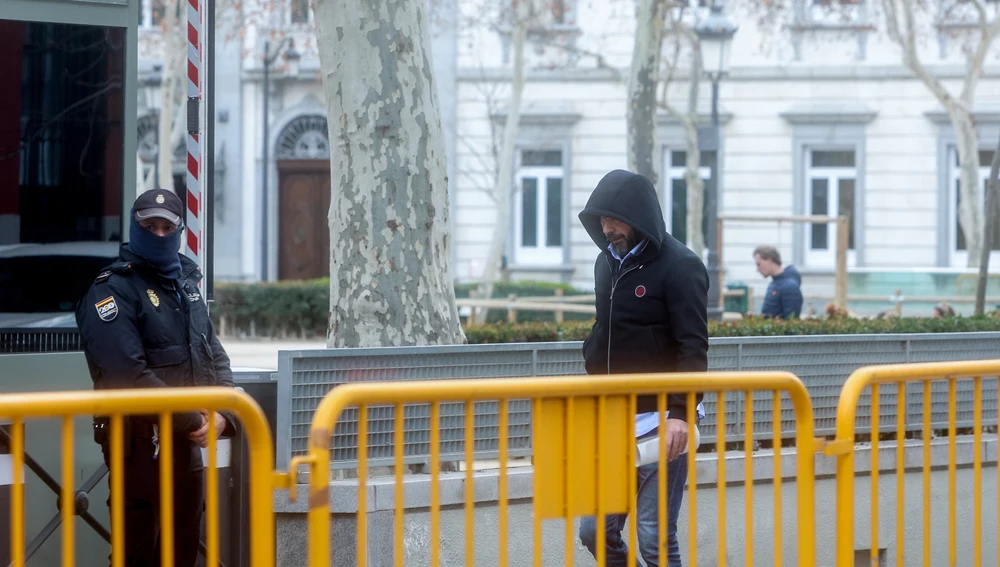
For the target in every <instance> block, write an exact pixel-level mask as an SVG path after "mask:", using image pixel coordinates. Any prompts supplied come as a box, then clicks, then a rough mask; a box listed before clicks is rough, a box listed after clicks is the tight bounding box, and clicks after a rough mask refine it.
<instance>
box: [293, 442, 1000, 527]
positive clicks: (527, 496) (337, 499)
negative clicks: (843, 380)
mask: <svg viewBox="0 0 1000 567" xmlns="http://www.w3.org/2000/svg"><path fill="white" fill-rule="evenodd" d="M949 452H950V444H949V439H947V438H942V439H932V440H931V447H930V456H931V459H930V462H931V467H932V468H935V469H940V468H942V467H946V466H948V462H949V461H948V457H949ZM974 457H975V455H974V441H973V437H972V436H971V435H969V436H959V437H956V438H955V463H956V465H957V466H958V467H960V468H969V467H971V466H972V465H973V464H974ZM981 457H982V464H983V465H984V466H996V464H997V458H998V440H997V435H995V434H991V435H983V440H982V451H981ZM797 459H798V453H797V452H796V450H795V448H794V447H790V448H787V449H784V450H782V451H781V458H780V462H781V478H782V479H783V480H788V481H794V480H795V479H796V478H797V477H798V474H797V466H796V461H797ZM814 459H815V461H814V466H815V474H816V477H817V478H832V477H834V476H835V475H836V470H837V469H836V466H837V460H836V458H835V457H828V456H825V455H823V454H822V453H817V454H816V455H815V457H814ZM904 459H905V469H906V471H908V472H919V471H920V470H921V469H922V467H923V463H924V447H923V441H922V440H908V441H907V442H906V445H905V457H904ZM696 463H697V464H696V469H697V481H698V482H697V485H698V487H699V489H701V488H716V487H717V486H718V482H719V461H718V459H717V458H716V455H715V454H712V453H703V454H699V455H698V456H697V460H696ZM723 463H724V466H725V475H726V477H725V478H726V484H727V485H731V484H743V482H744V481H745V480H746V454H745V453H743V452H739V451H730V452H728V453H727V454H726V456H725V459H724V460H723ZM774 463H775V459H774V452H773V451H771V450H761V451H756V452H754V454H753V460H752V465H751V466H752V469H753V470H752V475H753V481H754V482H755V483H772V482H773V481H774V472H775V466H774ZM871 465H872V450H871V445H870V444H867V443H866V444H858V445H856V446H855V451H854V470H855V473H856V474H857V475H859V476H862V475H863V476H867V475H869V474H870V472H871V468H872V467H871ZM878 468H879V471H880V472H881V473H882V474H885V473H895V472H896V443H895V441H885V442H881V443H879V451H878ZM465 478H466V477H465V473H464V472H462V473H445V474H442V475H441V476H440V479H441V480H440V482H439V484H438V487H439V490H440V503H441V506H442V507H449V506H461V505H464V504H465ZM499 478H500V477H499V472H498V471H496V470H489V471H480V472H476V473H475V475H474V480H473V483H474V491H475V502H476V503H477V504H481V503H495V502H497V501H498V500H499V495H500V484H499ZM533 482H534V472H533V469H532V468H531V467H518V468H512V469H508V474H507V499H508V501H510V502H515V501H530V500H531V498H532V495H533ZM430 487H431V481H430V476H429V475H406V476H404V477H403V507H404V509H406V510H417V509H425V508H429V507H430V504H431V502H430ZM365 494H366V501H367V505H366V508H367V510H368V512H369V513H373V512H379V511H386V510H394V509H395V508H396V479H395V478H394V477H391V476H386V477H376V478H370V479H368V483H367V486H366V487H365ZM296 495H297V499H296V501H295V502H289V500H288V491H286V490H280V491H276V492H275V493H274V500H273V502H274V511H275V512H276V513H279V514H282V513H285V514H298V513H305V512H307V511H308V510H309V505H308V502H309V491H308V485H303V484H300V485H298V486H297V488H296ZM329 502H330V512H331V514H355V513H357V511H358V482H357V480H356V479H352V480H338V481H334V482H331V483H330V486H329Z"/></svg>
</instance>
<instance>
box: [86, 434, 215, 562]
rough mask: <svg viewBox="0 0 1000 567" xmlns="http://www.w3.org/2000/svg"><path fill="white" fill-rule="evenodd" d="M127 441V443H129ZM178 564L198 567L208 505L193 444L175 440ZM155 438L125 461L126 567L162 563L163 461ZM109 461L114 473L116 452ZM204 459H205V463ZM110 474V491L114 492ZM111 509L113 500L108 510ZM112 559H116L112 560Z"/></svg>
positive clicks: (142, 443) (139, 443)
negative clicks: (194, 465) (156, 450)
mask: <svg viewBox="0 0 1000 567" xmlns="http://www.w3.org/2000/svg"><path fill="white" fill-rule="evenodd" d="M126 442H127V441H126ZM174 444H175V445H177V447H176V450H175V451H174V454H175V459H174V467H173V469H174V482H173V487H174V522H173V524H174V565H176V567H194V566H195V563H196V561H197V559H198V544H199V542H200V539H201V521H202V512H203V510H204V505H205V495H204V487H203V483H204V479H203V471H202V470H194V471H192V470H190V459H189V458H188V456H189V455H190V454H191V452H190V450H189V449H190V443H189V442H188V441H187V440H183V439H178V438H177V437H175V438H174ZM153 452H154V447H153V444H152V442H151V441H150V440H138V439H136V440H133V442H132V450H131V454H130V455H129V456H128V457H126V459H125V565H126V566H128V567H140V566H142V567H159V565H160V544H161V540H162V537H161V530H160V463H159V461H158V460H157V459H154V458H153ZM104 459H105V462H107V463H108V470H110V469H111V465H110V453H109V452H108V450H107V447H106V446H105V448H104ZM199 460H200V459H199ZM110 482H111V478H110V475H109V477H108V483H109V484H108V487H109V490H110V486H111V485H110ZM110 505H111V500H110V498H109V499H108V506H110ZM109 559H110V557H109Z"/></svg>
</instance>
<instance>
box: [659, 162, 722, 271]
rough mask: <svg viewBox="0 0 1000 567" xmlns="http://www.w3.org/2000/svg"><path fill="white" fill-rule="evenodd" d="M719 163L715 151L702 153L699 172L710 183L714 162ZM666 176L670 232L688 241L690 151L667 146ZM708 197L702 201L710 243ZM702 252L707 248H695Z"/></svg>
mask: <svg viewBox="0 0 1000 567" xmlns="http://www.w3.org/2000/svg"><path fill="white" fill-rule="evenodd" d="M714 162H715V152H701V160H700V164H699V167H698V175H699V176H700V177H701V179H702V181H704V182H705V185H707V184H708V183H709V182H710V181H711V179H712V164H713V163H714ZM664 163H665V164H666V167H664V168H663V169H664V171H665V172H666V175H665V176H664V181H665V188H664V195H663V218H664V219H665V220H666V222H667V232H669V233H670V234H671V235H672V236H673V237H674V238H676V239H677V240H679V241H681V242H683V243H685V244H687V243H688V237H687V216H688V215H687V211H688V191H687V179H686V178H685V173H686V171H687V152H686V151H679V150H672V149H669V148H667V149H665V150H664ZM705 206H706V203H705V200H704V199H703V200H702V207H703V210H702V217H701V218H702V225H701V232H702V239H703V240H702V242H708V215H707V214H705V213H706V211H707V209H705V208H704V207H705ZM695 252H697V253H698V254H699V255H701V254H702V252H703V251H701V250H695Z"/></svg>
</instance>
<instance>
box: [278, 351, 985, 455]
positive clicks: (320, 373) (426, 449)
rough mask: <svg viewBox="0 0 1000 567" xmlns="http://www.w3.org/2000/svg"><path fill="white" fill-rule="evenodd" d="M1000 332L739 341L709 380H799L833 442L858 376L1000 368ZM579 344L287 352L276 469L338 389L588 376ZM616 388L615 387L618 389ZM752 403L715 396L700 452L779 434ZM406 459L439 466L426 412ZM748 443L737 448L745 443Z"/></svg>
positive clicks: (388, 422) (492, 418) (889, 404)
mask: <svg viewBox="0 0 1000 567" xmlns="http://www.w3.org/2000/svg"><path fill="white" fill-rule="evenodd" d="M998 353H1000V333H948V334H913V335H828V336H792V337H737V338H714V339H711V347H710V348H709V369H710V370H719V371H733V370H736V371H739V370H746V371H757V370H785V371H789V372H792V373H794V374H796V375H797V376H799V377H800V378H801V379H802V381H803V382H804V383H805V385H806V387H807V388H808V390H809V393H810V395H811V397H812V401H813V409H814V412H815V422H816V434H817V435H828V434H832V433H834V427H835V424H836V413H837V400H838V398H839V395H840V389H841V387H842V385H843V383H844V381H845V380H846V378H847V377H848V376H849V375H850V373H851V372H853V371H854V370H856V369H858V368H860V367H862V366H869V365H873V364H894V363H904V362H933V361H945V360H976V359H989V358H997V357H998V356H1000V355H998ZM584 372H585V371H584V365H583V357H582V354H581V343H579V342H559V343H519V344H499V345H456V346H443V347H399V348H370V349H322V350H308V351H282V352H280V353H279V357H278V408H277V414H278V415H277V429H276V431H275V435H276V438H277V444H278V445H277V458H278V461H279V466H281V465H287V464H288V460H289V459H290V458H291V457H292V456H294V455H302V454H305V452H306V450H307V441H308V435H309V425H310V422H311V420H312V417H313V414H314V412H315V410H316V407H317V405H318V404H319V401H320V400H321V399H322V398H323V396H325V395H326V394H327V393H328V392H329V391H330V390H331V389H333V388H335V387H336V386H338V385H340V384H348V383H352V382H372V381H374V382H383V381H407V380H429V379H457V378H512V377H523V376H563V375H579V374H583V373H584ZM609 379H613V377H611V378H609ZM932 395H933V396H934V402H933V403H932V408H933V415H932V422H933V424H934V427H935V428H942V429H943V428H946V427H947V422H948V406H947V399H948V398H947V384H946V383H936V384H934V388H933V390H932ZM743 396H744V395H743V394H742V393H730V394H727V395H726V404H725V405H726V407H725V412H724V414H720V413H719V411H718V407H717V405H718V404H717V401H716V396H715V395H714V394H707V395H706V396H705V407H706V412H707V414H708V416H707V417H706V419H705V420H704V421H702V422H701V424H700V428H701V433H702V442H703V443H707V444H711V443H714V442H715V439H716V432H717V428H718V426H719V418H720V417H723V416H724V421H723V423H724V424H725V427H726V436H727V438H728V439H729V440H731V441H737V440H742V436H743V435H744V432H745V430H744V424H745V423H747V422H748V421H750V420H751V419H752V421H753V424H754V432H755V434H756V435H757V436H758V438H760V439H770V438H771V437H772V435H773V432H772V427H773V419H774V417H773V397H772V394H770V393H767V392H762V393H758V394H755V396H754V404H753V408H754V409H753V416H747V415H745V412H744V397H743ZM880 399H881V400H880V401H881V403H880V406H881V412H880V415H881V416H882V419H883V421H884V422H886V423H888V422H889V421H887V420H892V421H893V422H894V420H895V419H896V412H897V411H898V409H897V408H898V407H899V403H898V400H896V391H895V388H894V387H893V386H883V387H882V390H881V392H880ZM922 399H923V390H922V388H916V387H911V388H910V389H909V390H908V391H907V401H906V404H905V408H906V409H905V411H906V412H907V417H906V419H907V423H908V424H912V428H918V427H921V423H922V417H921V416H922V414H921V412H922V403H921V401H922ZM997 400H998V396H997V383H996V381H992V380H989V381H985V382H984V384H983V424H984V425H996V424H997ZM869 404H870V398H869V397H867V396H864V397H862V399H861V401H860V404H859V407H858V420H859V421H858V431H859V432H865V431H866V429H865V427H866V424H867V421H868V420H869V419H870V415H871V408H870V405H869ZM497 408H498V405H497V403H496V402H476V404H475V444H476V446H475V450H476V456H477V458H480V459H489V458H494V457H495V456H496V453H497V449H498V440H499V435H500V431H499V426H498V424H499V419H498V416H497ZM781 409H782V411H781V421H782V432H783V434H784V435H785V436H786V437H794V435H795V420H794V411H793V410H792V405H791V401H790V400H789V399H787V397H785V398H784V400H783V402H782V408H781ZM973 409H974V408H973V399H972V384H971V383H960V384H959V387H958V407H957V412H958V413H957V415H958V420H959V423H958V427H971V425H972V418H973ZM404 411H405V416H404V419H405V422H404V423H405V428H406V431H405V442H404V445H405V446H404V447H403V451H404V459H405V461H406V462H407V463H424V462H426V461H427V460H428V456H429V455H430V429H429V420H430V411H429V407H428V406H427V405H426V404H413V405H408V406H406V408H405V410H404ZM464 414H465V410H464V404H462V403H454V404H451V403H449V404H442V405H441V448H440V454H441V458H442V460H443V461H454V460H462V459H464V458H465V454H464V452H465V448H464V427H465V415H464ZM357 420H358V410H357V408H351V409H348V410H347V411H346V412H345V413H344V415H342V416H341V417H340V420H339V421H338V423H337V426H336V428H335V429H334V436H333V442H332V446H331V450H332V454H331V461H332V466H333V467H334V468H342V469H344V468H355V467H356V466H357V463H356V456H357ZM368 420H369V421H368V431H369V438H368V455H369V461H368V462H369V464H370V465H372V466H381V465H392V464H393V462H394V448H393V423H394V409H393V408H392V407H372V408H370V410H369V416H368ZM508 423H509V427H508V432H507V439H508V448H509V454H510V455H511V456H526V455H530V454H531V408H530V404H529V403H528V401H527V400H511V401H510V403H509V416H508ZM737 436H739V438H737Z"/></svg>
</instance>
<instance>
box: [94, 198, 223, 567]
mask: <svg viewBox="0 0 1000 567" xmlns="http://www.w3.org/2000/svg"><path fill="white" fill-rule="evenodd" d="M183 214H184V206H183V203H182V202H181V200H180V199H179V198H178V197H177V196H176V195H175V194H174V193H173V192H171V191H169V190H164V189H155V190H151V191H146V192H144V193H142V194H141V195H139V198H138V199H136V201H135V204H134V205H133V207H132V210H131V212H130V215H129V219H130V226H131V228H130V229H129V236H130V239H131V240H130V241H129V242H127V243H122V245H121V249H120V251H119V258H118V261H116V262H115V263H113V264H112V265H110V266H108V267H107V268H105V269H104V270H103V271H102V272H101V273H100V274H99V275H98V276H97V278H96V279H95V280H94V283H93V284H92V285H91V287H90V290H89V291H88V293H87V295H86V296H85V297H84V298H83V299H82V300H81V301H80V303H79V304H78V306H77V311H76V320H77V324H78V325H79V327H80V334H81V339H82V343H83V350H84V353H85V354H86V357H87V363H88V365H89V367H90V374H91V377H92V378H93V380H94V389H95V390H105V389H112V388H169V387H174V386H214V385H222V386H230V387H232V385H233V375H232V370H231V369H230V367H229V357H228V356H227V355H226V352H225V350H224V349H223V348H222V344H221V343H220V342H219V339H218V337H216V335H215V331H214V330H213V328H212V323H211V321H210V320H209V318H208V307H207V305H206V303H205V301H204V300H203V298H202V295H201V292H200V291H199V289H198V282H199V281H200V280H201V278H202V274H201V271H200V270H199V269H198V265H197V264H195V262H194V261H192V260H191V259H189V258H188V257H187V256H185V255H183V254H180V253H179V252H178V250H179V249H180V244H181V234H182V232H183V227H182V222H181V219H182V218H183ZM210 415H211V416H212V417H211V418H212V419H214V420H215V421H216V431H217V432H218V433H219V435H231V434H232V432H233V426H232V421H231V419H230V418H229V417H228V416H225V415H222V414H218V413H215V414H209V413H208V412H196V413H183V414H175V415H174V416H173V430H174V436H173V439H174V442H173V446H174V451H173V453H174V454H173V462H174V467H173V475H174V538H175V539H174V542H175V550H174V552H175V561H176V565H178V566H180V567H189V566H190V567H193V566H194V565H195V562H196V561H197V558H198V544H199V541H200V530H201V520H202V510H203V507H204V493H203V492H204V491H203V484H202V483H203V471H204V465H203V463H202V458H201V450H200V448H199V447H206V446H207V444H208V419H209V416H210ZM158 423H159V418H158V416H129V417H127V418H126V430H125V482H124V484H125V526H126V528H125V564H126V565H129V566H133V565H134V566H138V565H142V566H144V567H145V566H149V565H159V561H160V538H159V532H160V529H159V528H160V526H159V517H160V516H159V514H160V509H159V505H160V503H159V462H158V457H159V444H158V433H159V432H158V431H157V427H158ZM94 436H95V441H97V442H98V443H100V444H101V446H102V449H103V451H104V459H105V462H110V456H111V454H110V449H109V447H108V440H109V438H110V434H109V428H108V422H107V418H106V417H100V416H99V417H97V418H95V422H94Z"/></svg>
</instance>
